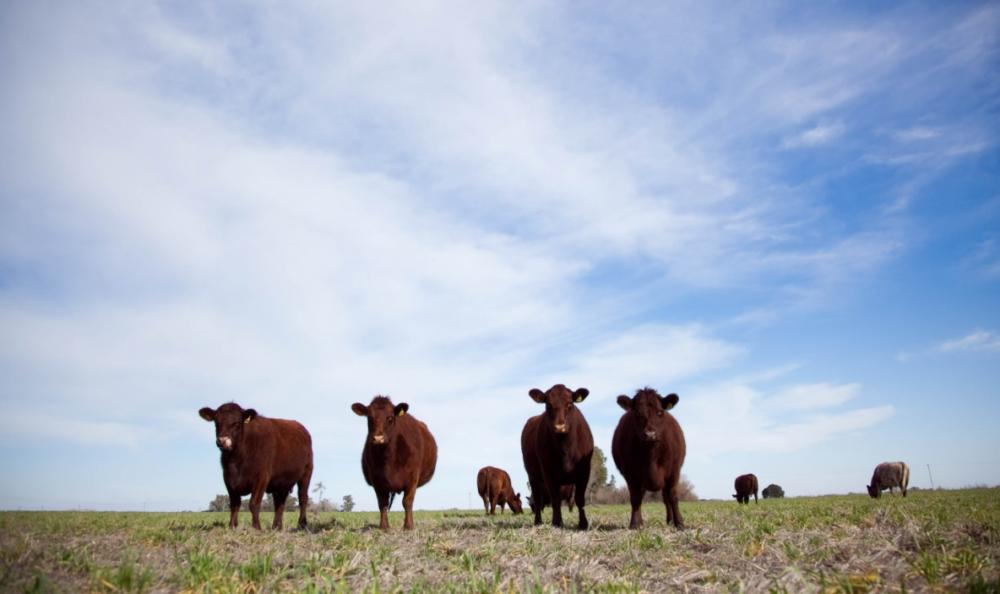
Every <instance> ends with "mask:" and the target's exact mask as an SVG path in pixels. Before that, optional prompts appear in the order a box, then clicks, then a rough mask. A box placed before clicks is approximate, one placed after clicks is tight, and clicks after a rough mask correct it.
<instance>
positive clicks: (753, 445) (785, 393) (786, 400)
mask: <svg viewBox="0 0 1000 594" xmlns="http://www.w3.org/2000/svg"><path fill="white" fill-rule="evenodd" d="M860 391H861V387H860V385H858V384H846V385H840V386H837V385H831V384H827V383H819V384H806V385H792V386H788V387H786V388H784V389H783V390H780V391H778V393H777V394H775V395H774V396H768V395H767V394H766V393H765V392H762V391H761V390H760V389H759V388H756V387H754V386H753V385H751V384H749V383H741V382H723V383H718V384H706V385H701V386H698V387H696V388H695V389H694V390H692V394H691V397H690V398H689V399H687V402H686V405H685V407H684V409H683V411H682V410H681V409H680V407H679V406H678V410H677V413H676V416H678V417H681V415H682V414H683V427H684V433H685V436H686V437H687V441H688V451H689V452H691V455H692V456H693V457H695V458H696V459H697V460H700V461H707V460H711V459H712V458H713V457H715V456H719V455H723V454H726V453H732V452H782V453H790V452H796V451H799V450H802V449H805V448H808V447H811V446H814V445H816V444H819V443H823V442H827V441H830V440H832V439H836V438H838V437H840V436H842V435H844V434H846V433H850V432H852V431H859V430H863V429H866V428H868V427H872V426H874V425H877V424H879V423H881V422H882V421H884V420H886V419H887V418H889V417H890V416H891V415H892V414H893V413H894V411H895V409H894V407H893V406H891V405H880V406H875V407H863V408H855V409H851V410H840V411H835V412H823V413H820V412H817V409H822V408H832V407H836V406H839V405H841V404H844V403H846V402H847V401H849V400H852V399H854V398H856V397H857V396H858V395H859V393H860ZM720 411H725V413H724V414H721V412H720Z"/></svg>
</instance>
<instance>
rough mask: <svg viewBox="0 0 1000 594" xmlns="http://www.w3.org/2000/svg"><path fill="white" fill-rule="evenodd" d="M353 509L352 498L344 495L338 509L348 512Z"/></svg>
mask: <svg viewBox="0 0 1000 594" xmlns="http://www.w3.org/2000/svg"><path fill="white" fill-rule="evenodd" d="M353 509H354V498H353V497H351V496H350V495H344V502H343V503H342V504H341V505H340V511H345V512H349V511H351V510H353Z"/></svg>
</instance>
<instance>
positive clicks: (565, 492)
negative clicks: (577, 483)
mask: <svg viewBox="0 0 1000 594" xmlns="http://www.w3.org/2000/svg"><path fill="white" fill-rule="evenodd" d="M574 490H575V489H573V485H563V486H562V487H561V488H560V489H559V497H561V498H562V501H564V502H566V508H567V509H569V511H571V512H572V511H573V492H574Z"/></svg>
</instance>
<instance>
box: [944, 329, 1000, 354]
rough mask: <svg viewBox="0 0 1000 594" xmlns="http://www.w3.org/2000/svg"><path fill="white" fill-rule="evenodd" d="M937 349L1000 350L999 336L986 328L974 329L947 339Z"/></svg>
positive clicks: (948, 350)
mask: <svg viewBox="0 0 1000 594" xmlns="http://www.w3.org/2000/svg"><path fill="white" fill-rule="evenodd" d="M937 349H938V350H939V351H942V352H946V353H948V352H955V351H972V352H988V353H992V352H1000V336H997V335H996V334H994V333H993V332H990V331H988V330H976V331H974V332H972V333H970V334H968V335H966V336H963V337H962V338H956V339H953V340H947V341H945V342H943V343H941V344H940V345H938V347H937Z"/></svg>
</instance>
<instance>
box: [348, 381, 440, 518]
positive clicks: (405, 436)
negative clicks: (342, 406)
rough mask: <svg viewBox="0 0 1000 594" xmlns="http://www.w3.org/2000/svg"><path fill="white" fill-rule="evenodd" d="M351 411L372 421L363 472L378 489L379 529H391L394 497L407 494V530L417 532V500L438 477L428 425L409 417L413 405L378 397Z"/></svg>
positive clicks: (435, 448) (362, 458)
mask: <svg viewBox="0 0 1000 594" xmlns="http://www.w3.org/2000/svg"><path fill="white" fill-rule="evenodd" d="M351 410H353V411H354V413H355V414H356V415H358V416H361V417H367V419H368V435H367V437H366V438H365V447H364V449H363V450H362V451H361V471H362V472H363V473H364V475H365V481H367V483H368V484H369V485H371V486H372V487H373V488H374V489H375V497H376V498H377V499H378V509H379V512H380V521H379V528H381V529H382V530H388V529H389V505H390V502H391V499H390V496H391V497H395V496H396V494H397V493H400V492H402V493H403V509H404V510H405V511H406V519H405V520H404V522H403V529H404V530H412V529H413V498H414V497H416V495H417V487H422V486H424V485H426V484H427V482H428V481H430V480H431V477H433V476H434V468H435V467H436V466H437V443H436V442H435V441H434V436H433V435H431V432H430V430H428V429H427V425H425V424H423V423H422V422H420V421H418V420H417V419H415V418H414V417H413V415H410V414H408V412H407V411H409V410H410V405H409V404H407V403H405V402H401V403H399V404H396V405H393V404H392V401H391V400H389V399H388V398H387V397H385V396H376V397H375V398H373V399H372V401H371V403H370V404H369V405H368V406H365V405H364V404H361V403H360V402H355V403H354V404H352V405H351Z"/></svg>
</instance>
